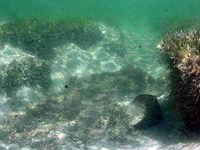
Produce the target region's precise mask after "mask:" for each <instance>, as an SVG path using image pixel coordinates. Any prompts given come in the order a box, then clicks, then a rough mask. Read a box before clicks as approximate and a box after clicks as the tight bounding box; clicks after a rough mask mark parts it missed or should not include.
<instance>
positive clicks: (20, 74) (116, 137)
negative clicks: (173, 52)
mask: <svg viewBox="0 0 200 150" xmlns="http://www.w3.org/2000/svg"><path fill="white" fill-rule="evenodd" d="M199 6H200V2H199V1H198V0H193V1H189V0H182V1H174V0H162V1H160V2H158V1H156V0H148V1H139V0H115V1H113V2H111V1H107V0H101V1H97V0H85V1H74V0H65V1H64V0H34V1H30V0H26V1H24V0H17V1H15V0H1V4H0V21H1V23H2V24H4V23H8V22H12V21H16V20H20V21H23V20H29V19H39V20H45V19H47V20H48V19H50V20H68V21H74V20H87V21H92V22H94V23H95V24H96V25H97V26H98V28H99V29H100V31H101V33H102V34H103V37H104V38H103V40H101V41H99V42H98V43H95V44H94V45H93V46H91V47H89V48H87V49H86V50H85V49H84V48H82V47H80V46H79V45H77V44H76V43H73V42H71V43H66V44H63V45H59V46H56V47H54V48H53V49H54V51H55V54H52V55H53V57H51V59H45V60H43V59H42V58H41V57H40V56H37V55H36V54H30V53H27V52H26V51H24V50H23V49H22V48H21V47H20V48H19V47H15V46H13V45H10V44H5V45H4V46H1V47H2V48H1V51H0V59H1V61H0V67H1V71H0V77H1V80H0V82H1V85H0V88H1V91H2V92H1V96H0V100H1V101H0V116H1V122H0V123H1V124H0V144H1V146H3V147H5V148H9V147H10V148H12V147H14V148H15V149H20V148H24V147H26V148H27V149H63V150H64V149H69V150H70V149H72V150H73V149H91V150H100V149H102V150H107V149H110V150H112V149H119V150H126V149H133V150H134V149H141V150H152V149H153V150H157V149H163V150H165V149H170V150H171V149H176V150H177V149H183V148H186V149H198V148H199V147H198V143H196V140H194V139H189V138H187V137H185V136H184V135H182V134H181V133H180V132H179V130H178V128H179V124H180V126H181V122H179V120H178V119H177V118H176V116H175V113H174V112H173V109H171V101H173V99H172V98H171V97H170V92H171V91H170V83H171V80H170V78H169V73H170V68H169V64H168V62H166V61H165V60H164V57H163V53H162V52H161V51H160V50H158V49H157V48H156V47H157V45H158V43H159V42H160V41H161V40H162V38H163V37H164V35H165V34H167V33H171V32H175V31H180V30H187V29H191V28H194V27H198V26H199V17H200V12H199ZM113 43H114V44H113ZM47 44H48V43H47ZM30 66H36V67H35V68H34V67H32V68H31V67H30ZM46 66H47V67H46ZM132 67H134V68H132ZM135 68H137V69H135ZM42 70H43V71H42ZM141 70H142V71H144V72H142V71H141ZM35 72H39V77H40V78H34V76H37V75H35ZM131 74H133V76H131ZM129 75H130V76H129ZM37 77H38V76H37ZM32 78H33V81H32ZM16 80H17V81H16ZM13 82H14V83H13ZM24 82H27V83H28V84H24ZM18 83H19V84H18ZM49 83H50V84H49ZM5 85H6V86H5ZM18 85H20V86H18ZM46 85H48V88H47V86H46ZM66 85H67V88H65V86H66ZM15 86H16V87H17V88H15ZM44 89H45V90H44ZM10 91H11V92H10ZM13 91H14V92H13ZM13 93H15V94H13ZM141 93H146V94H152V95H156V96H157V98H158V101H159V103H160V104H161V108H162V110H163V112H164V116H165V122H164V123H163V124H161V125H160V126H158V127H155V128H150V129H147V130H144V131H133V132H131V133H127V129H126V127H127V125H128V124H129V123H130V122H131V120H132V121H133V119H131V118H137V117H138V118H140V116H141V113H142V111H140V110H139V109H136V110H135V109H134V107H133V106H131V102H132V100H133V99H134V97H135V96H136V95H138V94H141ZM138 112H139V113H138ZM141 117H142V116H141ZM29 118H30V119H29ZM134 121H137V119H135V120H134ZM24 149H25V148H24Z"/></svg>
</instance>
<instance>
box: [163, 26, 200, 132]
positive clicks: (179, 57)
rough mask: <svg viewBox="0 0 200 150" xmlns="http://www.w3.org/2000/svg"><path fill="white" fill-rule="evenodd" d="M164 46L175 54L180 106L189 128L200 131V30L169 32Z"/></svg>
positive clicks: (180, 111) (167, 50) (172, 55)
mask: <svg viewBox="0 0 200 150" xmlns="http://www.w3.org/2000/svg"><path fill="white" fill-rule="evenodd" d="M160 47H161V48H162V49H163V50H164V51H165V52H166V53H167V54H169V56H170V57H171V58H172V60H173V61H174V66H175V69H177V71H176V72H177V75H176V76H177V77H179V76H180V77H181V79H180V83H177V84H176V87H175V88H176V89H175V88H173V90H176V91H177V92H176V96H175V97H176V108H177V110H178V112H179V113H180V114H181V116H182V118H183V120H184V123H185V127H186V130H187V131H198V132H199V133H200V109H199V107H200V31H199V30H190V31H185V32H182V31H181V32H179V33H175V34H171V35H166V37H165V38H164V39H163V40H162V42H161V45H160Z"/></svg>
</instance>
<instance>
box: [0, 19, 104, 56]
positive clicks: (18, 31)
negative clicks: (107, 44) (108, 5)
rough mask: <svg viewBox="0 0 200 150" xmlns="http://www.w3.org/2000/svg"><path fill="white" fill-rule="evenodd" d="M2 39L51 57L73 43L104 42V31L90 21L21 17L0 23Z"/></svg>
mask: <svg viewBox="0 0 200 150" xmlns="http://www.w3.org/2000/svg"><path fill="white" fill-rule="evenodd" d="M0 39H1V41H2V42H1V43H3V44H10V45H12V46H13V47H18V48H21V49H23V50H24V51H27V52H29V53H31V54H34V55H37V56H38V57H40V58H42V59H50V58H52V57H54V56H55V52H54V51H53V48H55V47H58V46H61V45H62V44H64V43H66V42H72V43H75V44H76V45H78V46H79V47H81V48H83V49H87V48H89V47H90V46H92V45H93V44H95V43H96V42H98V41H100V40H101V39H102V34H101V32H100V30H99V28H98V27H97V25H95V23H92V22H87V21H47V20H19V21H13V22H8V23H5V24H2V25H0ZM1 45H2V44H1Z"/></svg>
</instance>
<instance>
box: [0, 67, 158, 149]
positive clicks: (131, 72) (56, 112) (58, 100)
mask: <svg viewBox="0 0 200 150" xmlns="http://www.w3.org/2000/svg"><path fill="white" fill-rule="evenodd" d="M151 80H153V79H152V77H151V76H149V75H148V74H147V73H146V72H144V71H142V70H140V69H139V68H136V67H133V66H127V67H126V68H124V69H122V70H120V71H117V72H113V73H110V72H104V73H100V74H93V75H91V76H87V77H79V78H78V77H72V78H71V79H69V81H67V85H68V88H67V89H66V92H64V93H63V94H58V95H51V96H48V97H46V98H44V99H41V100H40V101H37V102H34V103H31V104H29V105H28V104H27V105H25V106H23V107H22V108H21V109H17V110H16V109H14V110H12V111H9V113H7V114H6V117H5V120H4V121H2V122H0V125H1V127H2V128H1V127H0V134H1V135H4V136H3V137H0V140H1V141H3V142H7V141H10V142H13V143H19V144H20V146H22V147H23V146H25V144H27V143H28V145H30V147H31V148H38V147H40V149H52V148H57V149H60V148H61V146H62V145H67V144H69V143H72V144H73V143H74V144H75V146H76V147H77V148H78V149H87V146H88V145H89V144H90V143H91V142H100V141H101V140H105V139H106V140H108V141H109V142H113V143H117V142H119V143H121V144H125V143H132V142H133V141H135V137H136V135H132V133H131V132H130V133H128V129H127V127H128V125H129V123H130V122H131V121H132V120H133V119H134V114H130V112H129V111H128V110H129V109H127V108H129V107H130V108H132V106H133V105H131V104H130V101H132V100H133V98H134V97H135V96H136V95H137V94H138V93H140V92H145V91H149V89H148V88H153V89H155V88H154V84H153V83H152V81H151ZM148 84H150V85H151V86H147V85H148ZM131 85H132V86H131ZM63 88H65V87H63ZM139 89H141V90H139ZM13 103H14V104H15V105H16V104H17V103H18V102H17V101H13ZM126 103H128V105H127V104H126ZM14 104H13V105H14ZM8 139H9V140H8ZM65 149H67V148H65Z"/></svg>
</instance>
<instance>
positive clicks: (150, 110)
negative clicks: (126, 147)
mask: <svg viewBox="0 0 200 150" xmlns="http://www.w3.org/2000/svg"><path fill="white" fill-rule="evenodd" d="M132 104H133V105H136V106H138V107H141V108H142V109H143V110H144V118H143V119H142V120H141V121H140V122H138V123H137V124H135V125H133V126H132V129H137V130H143V129H147V128H150V127H155V126H157V125H159V124H160V123H162V121H163V119H164V117H163V113H162V111H161V108H160V105H159V103H158V101H157V98H156V96H153V95H147V94H140V95H138V96H137V97H136V98H135V99H134V100H133V102H132Z"/></svg>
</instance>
